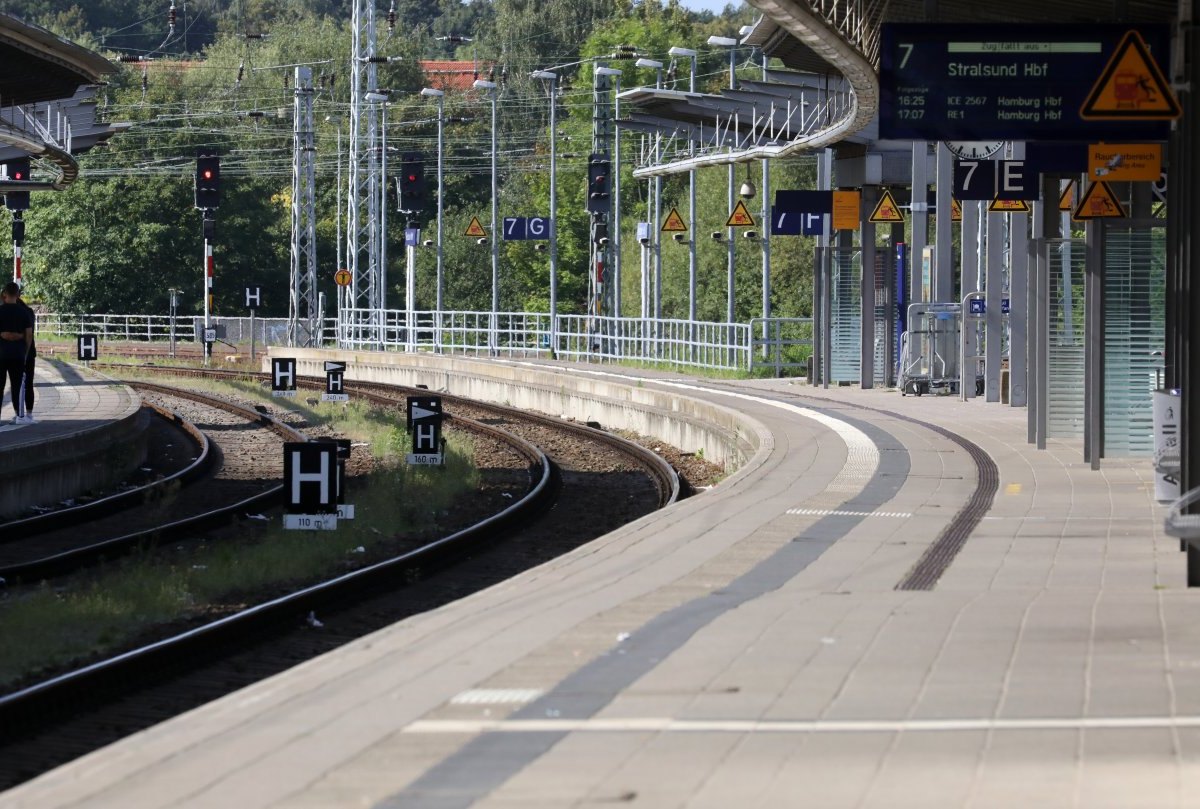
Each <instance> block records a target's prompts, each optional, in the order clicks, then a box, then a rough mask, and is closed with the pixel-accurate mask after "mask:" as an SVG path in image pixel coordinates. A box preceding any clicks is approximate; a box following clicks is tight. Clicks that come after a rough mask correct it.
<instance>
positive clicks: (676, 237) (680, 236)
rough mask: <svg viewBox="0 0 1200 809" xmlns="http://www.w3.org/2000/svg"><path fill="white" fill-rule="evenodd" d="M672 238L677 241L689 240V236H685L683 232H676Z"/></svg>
mask: <svg viewBox="0 0 1200 809" xmlns="http://www.w3.org/2000/svg"><path fill="white" fill-rule="evenodd" d="M671 238H672V239H674V240H675V241H677V242H683V241H687V237H686V236H684V235H683V234H682V233H676V234H674V235H672V236H671Z"/></svg>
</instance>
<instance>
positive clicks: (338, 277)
mask: <svg viewBox="0 0 1200 809" xmlns="http://www.w3.org/2000/svg"><path fill="white" fill-rule="evenodd" d="M351 280H352V279H351V276H350V271H349V270H338V271H337V272H335V273H334V274H333V283H335V284H337V285H338V286H340V287H348V286H350V281H351Z"/></svg>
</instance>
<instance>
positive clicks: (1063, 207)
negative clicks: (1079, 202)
mask: <svg viewBox="0 0 1200 809" xmlns="http://www.w3.org/2000/svg"><path fill="white" fill-rule="evenodd" d="M1074 207H1075V181H1074V180H1071V182H1069V183H1067V187H1066V188H1064V189H1063V192H1062V193H1061V194H1059V195H1058V209H1059V210H1060V211H1069V210H1072V209H1073V208H1074Z"/></svg>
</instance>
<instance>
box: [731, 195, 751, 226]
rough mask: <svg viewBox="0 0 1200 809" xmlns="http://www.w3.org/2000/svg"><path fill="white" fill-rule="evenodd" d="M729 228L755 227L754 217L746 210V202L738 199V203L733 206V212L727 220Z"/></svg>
mask: <svg viewBox="0 0 1200 809" xmlns="http://www.w3.org/2000/svg"><path fill="white" fill-rule="evenodd" d="M725 227H727V228H752V227H754V217H753V216H751V215H750V212H749V211H748V210H746V203H744V202H742V201H741V200H740V199H739V200H738V203H737V205H735V206H733V213H731V214H730V215H729V219H728V220H727V221H726V222H725Z"/></svg>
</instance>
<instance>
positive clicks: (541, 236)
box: [502, 216, 550, 242]
mask: <svg viewBox="0 0 1200 809" xmlns="http://www.w3.org/2000/svg"><path fill="white" fill-rule="evenodd" d="M502 230H503V234H504V240H505V241H517V242H520V241H538V240H545V239H549V238H550V220H549V219H548V218H546V217H544V216H506V217H504V223H503V229H502Z"/></svg>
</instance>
